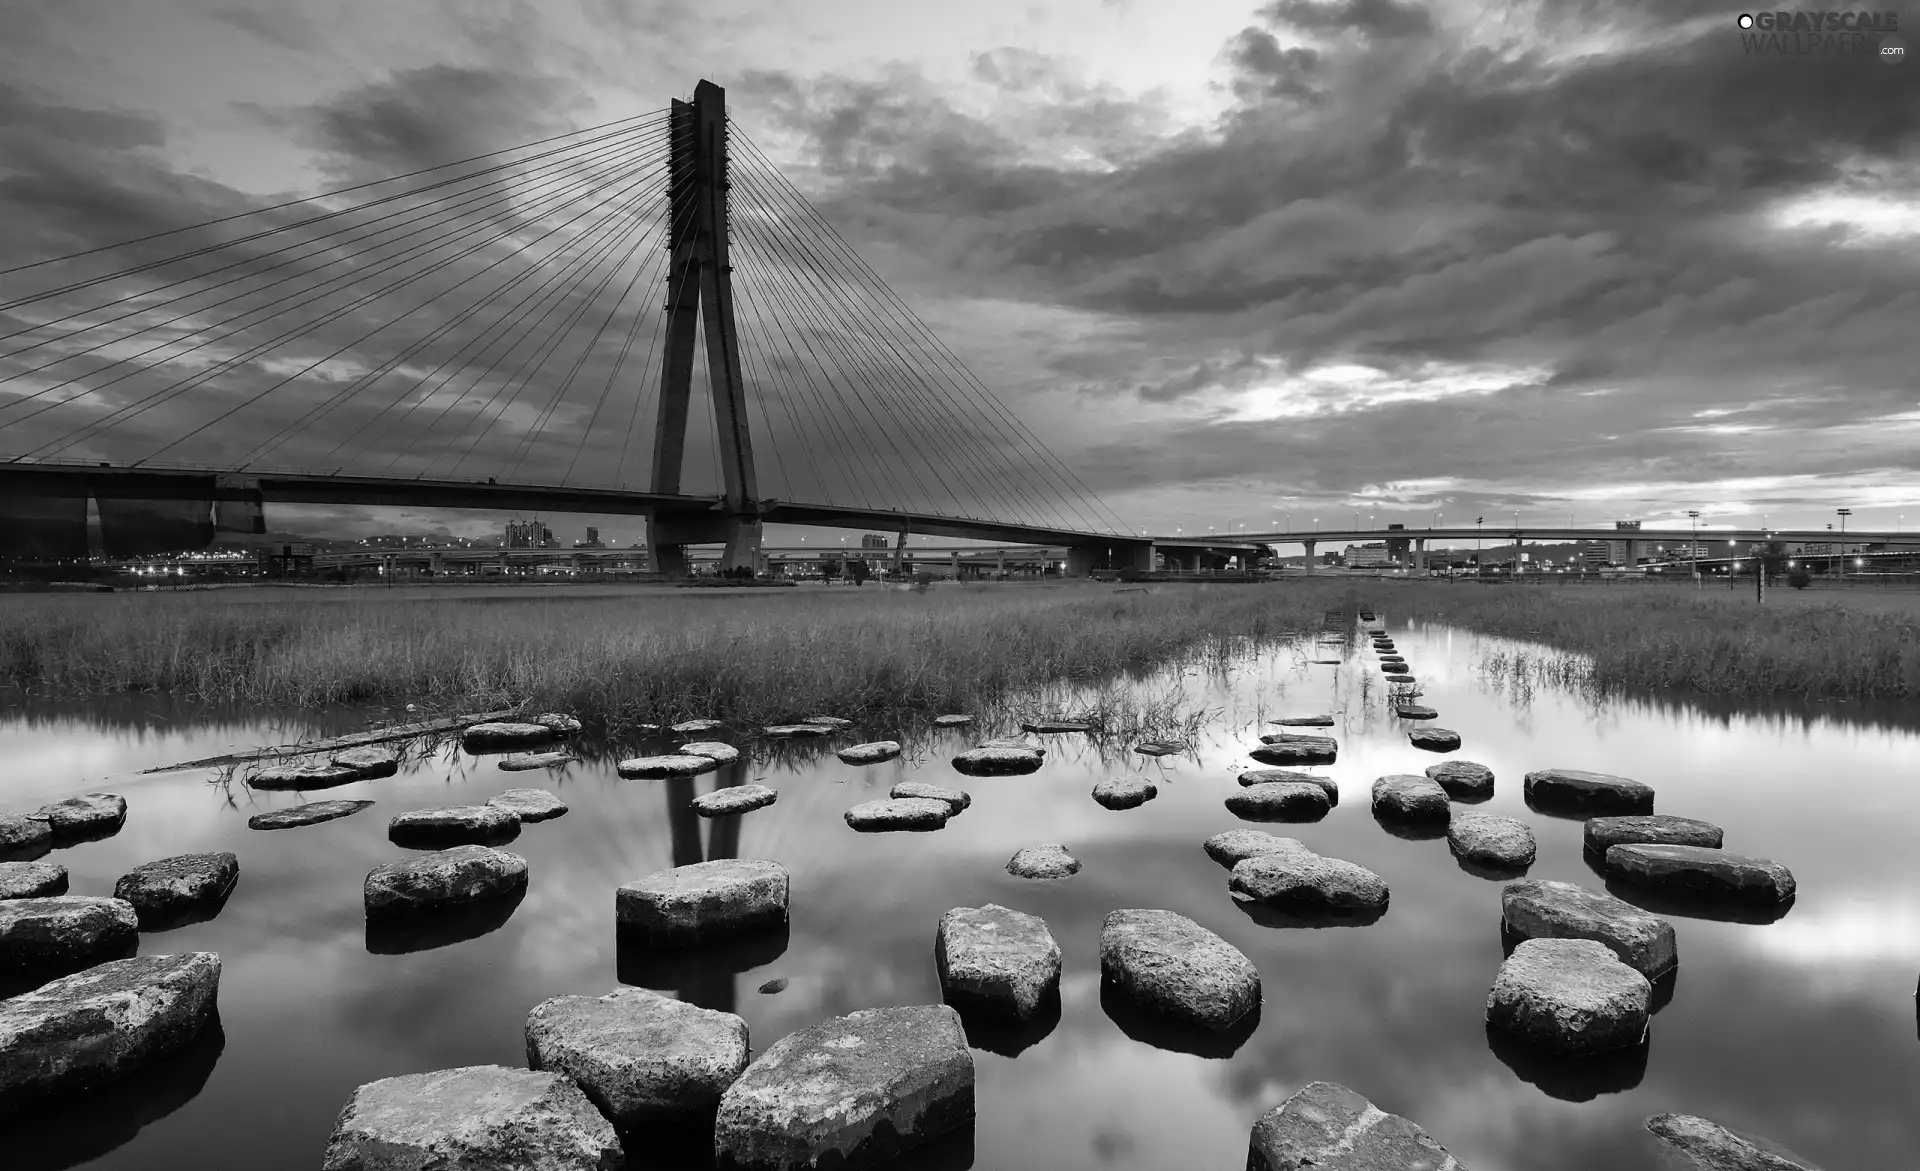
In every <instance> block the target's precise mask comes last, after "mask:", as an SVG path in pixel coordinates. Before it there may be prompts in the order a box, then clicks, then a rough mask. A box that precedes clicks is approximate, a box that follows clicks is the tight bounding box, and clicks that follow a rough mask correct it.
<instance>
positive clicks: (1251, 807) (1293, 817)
mask: <svg viewBox="0 0 1920 1171" xmlns="http://www.w3.org/2000/svg"><path fill="white" fill-rule="evenodd" d="M1332 808H1333V803H1332V802H1331V801H1328V800H1327V791H1326V790H1325V789H1323V788H1321V787H1320V786H1319V785H1316V784H1312V783H1310V782H1307V781H1268V782H1266V783H1264V784H1258V785H1247V786H1245V787H1244V788H1242V789H1241V790H1240V791H1239V792H1237V793H1229V794H1227V811H1228V812H1229V813H1232V814H1233V815H1234V816H1235V817H1244V818H1246V819H1247V820H1248V821H1319V820H1320V819H1321V818H1323V817H1325V816H1326V815H1327V811H1328V810H1330V809H1332Z"/></svg>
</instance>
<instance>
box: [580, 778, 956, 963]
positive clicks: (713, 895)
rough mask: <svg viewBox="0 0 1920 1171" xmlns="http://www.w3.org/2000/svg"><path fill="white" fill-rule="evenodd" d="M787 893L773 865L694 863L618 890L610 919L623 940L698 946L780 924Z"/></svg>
mask: <svg viewBox="0 0 1920 1171" xmlns="http://www.w3.org/2000/svg"><path fill="white" fill-rule="evenodd" d="M943 808H944V807H943ZM787 890H788V880H787V870H786V867H784V866H782V865H780V864H779V863H778V862H767V861H763V860H761V859H756V858H723V859H720V860H718V861H714V862H695V863H693V864H692V865H689V866H676V867H674V868H673V869H671V870H661V871H657V872H655V873H653V874H649V875H647V876H646V877H644V878H640V879H637V880H635V881H633V882H629V883H627V884H626V885H625V886H622V887H621V888H620V889H619V890H617V891H615V892H614V918H615V920H616V922H617V924H618V927H619V931H620V933H621V934H622V935H628V936H632V937H634V938H637V939H640V940H642V941H644V942H647V943H651V944H654V945H657V946H668V947H679V946H687V945H691V944H701V943H706V942H708V941H710V940H714V939H720V938H724V937H726V936H729V935H738V934H743V933H746V932H750V931H755V930H759V929H761V928H766V927H777V926H779V925H780V924H782V923H785V922H786V921H787Z"/></svg>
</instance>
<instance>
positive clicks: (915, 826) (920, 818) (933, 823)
mask: <svg viewBox="0 0 1920 1171" xmlns="http://www.w3.org/2000/svg"><path fill="white" fill-rule="evenodd" d="M845 816H846V822H847V824H848V825H850V826H852V827H853V828H854V829H856V830H859V831H860V832H861V833H880V832H884V831H887V830H934V829H939V828H940V827H941V826H943V825H945V824H947V819H948V818H949V817H952V816H953V806H952V805H951V804H949V803H948V802H946V801H936V800H934V799H933V798H931V797H893V798H889V799H887V800H885V801H866V802H862V803H861V804H859V805H855V806H854V807H853V808H852V809H849V810H847V812H846V815H845Z"/></svg>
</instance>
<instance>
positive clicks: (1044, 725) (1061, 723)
mask: <svg viewBox="0 0 1920 1171" xmlns="http://www.w3.org/2000/svg"><path fill="white" fill-rule="evenodd" d="M1020 730H1021V731H1022V732H1090V731H1092V730H1093V725H1092V724H1083V723H1080V722H1079V721H1078V720H1022V721H1020Z"/></svg>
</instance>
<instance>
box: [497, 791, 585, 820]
mask: <svg viewBox="0 0 1920 1171" xmlns="http://www.w3.org/2000/svg"><path fill="white" fill-rule="evenodd" d="M487 804H489V805H493V806H497V807H499V808H501V809H504V810H506V811H507V812H508V813H511V814H513V815H514V816H515V817H517V818H519V819H520V820H521V821H522V822H528V821H551V820H552V819H553V818H556V817H559V816H560V815H562V814H564V813H565V812H566V811H567V803H566V802H565V801H562V800H561V799H560V798H558V797H556V796H554V795H553V794H552V793H549V792H547V791H546V790H545V789H508V790H507V791H506V792H504V793H502V794H500V795H499V796H498V797H489V798H488V799H487Z"/></svg>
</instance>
